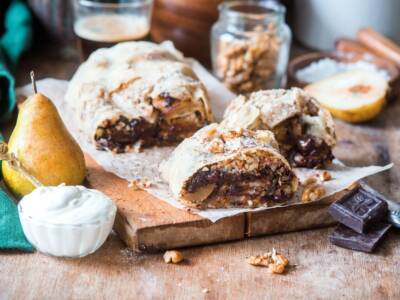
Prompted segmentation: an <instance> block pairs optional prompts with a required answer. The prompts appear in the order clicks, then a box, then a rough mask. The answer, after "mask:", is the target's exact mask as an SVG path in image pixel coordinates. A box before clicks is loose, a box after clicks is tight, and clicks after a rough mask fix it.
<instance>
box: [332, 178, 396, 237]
mask: <svg viewBox="0 0 400 300" xmlns="http://www.w3.org/2000/svg"><path fill="white" fill-rule="evenodd" d="M387 212H388V205H387V202H386V201H385V198H384V197H383V196H382V195H381V194H379V193H378V192H376V191H374V190H373V189H371V188H369V187H366V186H364V185H362V186H360V187H359V188H358V189H357V190H355V191H353V192H352V193H351V194H349V195H348V196H346V197H343V198H342V199H340V200H338V201H336V202H335V203H333V204H332V205H331V206H330V207H329V213H330V214H331V216H332V217H333V218H334V219H335V220H336V221H338V222H339V223H342V224H344V225H346V226H347V227H349V228H351V229H353V230H354V231H356V232H358V233H364V232H366V231H367V230H368V229H369V228H370V227H371V225H372V224H375V223H377V222H379V221H381V220H383V219H384V218H385V217H386V216H387Z"/></svg>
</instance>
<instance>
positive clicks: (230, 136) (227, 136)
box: [221, 128, 243, 140]
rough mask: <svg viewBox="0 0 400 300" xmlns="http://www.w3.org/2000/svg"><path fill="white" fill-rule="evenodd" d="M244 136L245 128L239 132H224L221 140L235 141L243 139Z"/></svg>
mask: <svg viewBox="0 0 400 300" xmlns="http://www.w3.org/2000/svg"><path fill="white" fill-rule="evenodd" d="M242 134H243V128H239V129H237V130H230V131H228V132H224V133H222V134H221V138H223V139H224V140H229V139H234V138H238V137H241V136H242Z"/></svg>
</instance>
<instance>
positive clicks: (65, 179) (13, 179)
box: [2, 93, 86, 196]
mask: <svg viewBox="0 0 400 300" xmlns="http://www.w3.org/2000/svg"><path fill="white" fill-rule="evenodd" d="M8 152H9V153H14V155H15V156H16V158H17V159H18V160H19V161H20V163H21V164H22V165H23V166H24V167H25V169H26V170H27V171H28V173H29V174H30V175H32V176H33V177H35V178H36V179H38V180H39V181H40V182H41V183H42V184H43V185H49V186H54V185H59V184H61V183H65V184H67V185H78V184H81V183H82V181H83V180H84V178H85V173H86V167H85V160H84V156H83V152H82V150H81V148H80V147H79V145H78V144H77V142H76V141H75V140H74V138H73V137H72V136H71V134H70V133H69V132H68V130H67V128H66V127H65V125H64V123H63V121H62V120H61V117H60V115H59V114H58V111H57V109H56V107H55V106H54V104H53V103H52V102H51V100H50V99H49V98H47V97H45V96H44V95H42V94H40V93H36V94H34V95H32V96H31V97H29V98H28V99H27V100H26V101H25V103H24V104H23V105H22V107H21V109H20V111H19V114H18V119H17V123H16V126H15V128H14V131H13V133H12V134H11V137H10V140H9V143H8ZM2 171H3V177H4V181H5V183H6V185H7V186H8V187H9V189H10V190H11V191H12V192H13V193H14V194H15V195H17V196H24V195H26V194H29V193H30V192H32V191H33V190H34V189H35V187H34V185H33V184H32V183H31V181H29V180H28V179H27V178H26V177H25V176H23V175H22V174H21V173H20V172H18V171H16V170H15V169H13V168H11V167H10V165H9V164H8V163H7V162H6V161H3V164H2Z"/></svg>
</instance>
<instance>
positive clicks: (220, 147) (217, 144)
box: [208, 139, 224, 153]
mask: <svg viewBox="0 0 400 300" xmlns="http://www.w3.org/2000/svg"><path fill="white" fill-rule="evenodd" d="M208 150H209V151H210V152H211V153H222V152H224V142H223V141H222V140H221V139H215V140H214V141H213V142H212V143H211V145H210V147H209V149H208Z"/></svg>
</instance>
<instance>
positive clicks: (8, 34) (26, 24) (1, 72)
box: [0, 0, 33, 122]
mask: <svg viewBox="0 0 400 300" xmlns="http://www.w3.org/2000/svg"><path fill="white" fill-rule="evenodd" d="M4 28H5V32H4V34H3V35H2V36H1V37H0V92H1V94H0V121H1V122H5V121H8V120H9V119H10V117H11V115H12V112H13V110H14V108H15V104H16V98H15V81H14V77H13V75H12V74H13V72H14V71H15V69H16V66H17V63H18V60H19V58H20V57H21V55H22V53H23V52H24V51H25V50H27V49H28V48H29V46H30V45H31V42H32V37H33V33H32V17H31V14H30V12H29V9H28V7H27V6H26V4H25V3H24V2H23V1H21V0H13V1H12V2H11V4H10V6H9V7H8V9H7V12H6V14H5V18H4Z"/></svg>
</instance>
